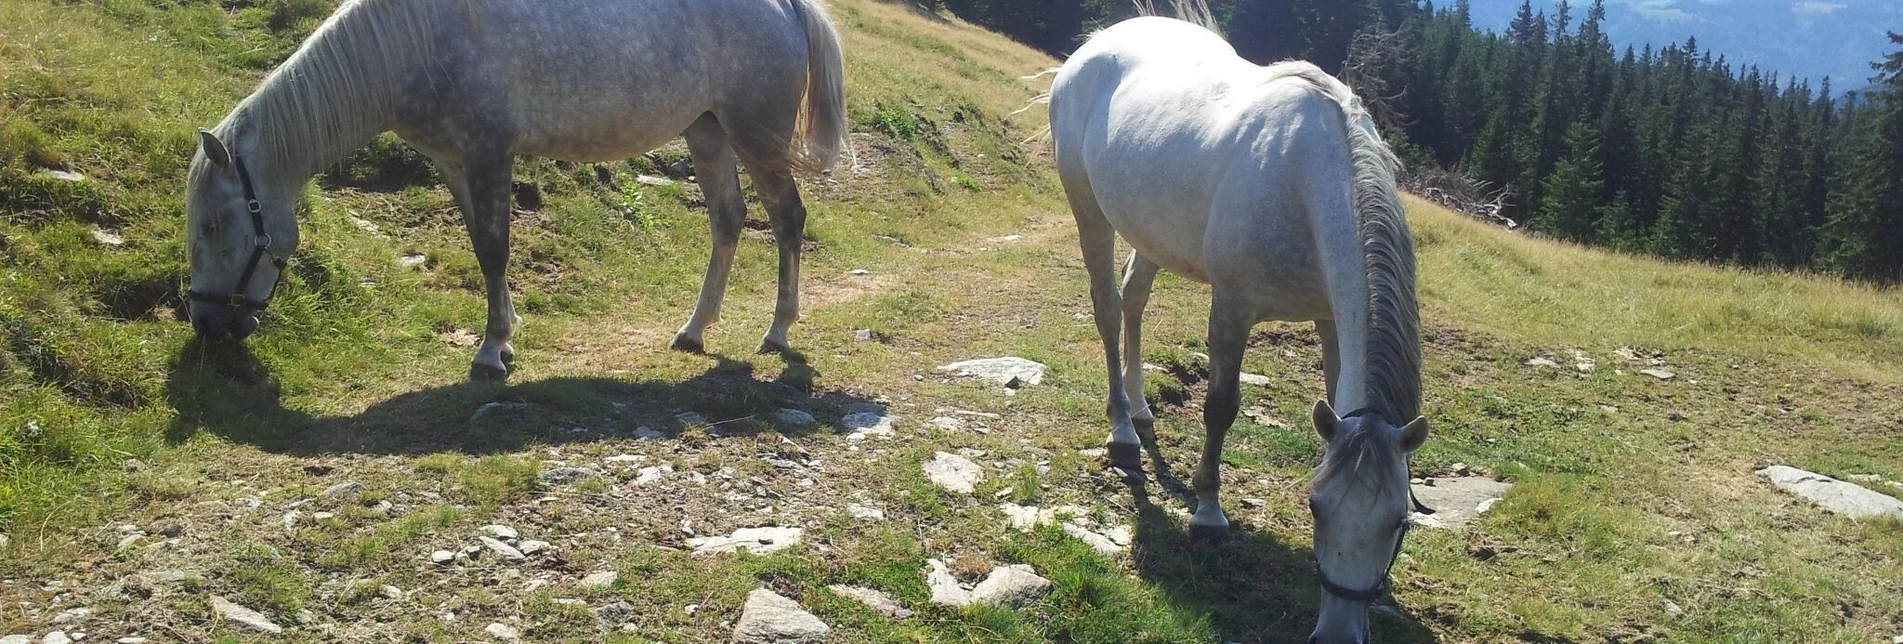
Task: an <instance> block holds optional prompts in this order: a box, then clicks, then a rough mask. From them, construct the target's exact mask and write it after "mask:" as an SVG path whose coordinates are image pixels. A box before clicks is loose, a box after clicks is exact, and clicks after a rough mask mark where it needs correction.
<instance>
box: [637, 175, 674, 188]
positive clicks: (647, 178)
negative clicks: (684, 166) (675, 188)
mask: <svg viewBox="0 0 1903 644" xmlns="http://www.w3.org/2000/svg"><path fill="white" fill-rule="evenodd" d="M634 180H635V181H636V182H638V183H640V184H641V185H644V186H671V185H674V180H673V179H669V178H667V177H657V176H654V175H651V174H644V175H641V176H638V177H635V178H634Z"/></svg>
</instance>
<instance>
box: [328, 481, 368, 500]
mask: <svg viewBox="0 0 1903 644" xmlns="http://www.w3.org/2000/svg"><path fill="white" fill-rule="evenodd" d="M361 491H363V484H361V483H358V482H356V481H344V482H342V483H338V484H336V485H332V486H330V487H327V488H324V497H325V498H331V499H334V498H337V497H340V496H345V495H349V494H356V493H358V492H361Z"/></svg>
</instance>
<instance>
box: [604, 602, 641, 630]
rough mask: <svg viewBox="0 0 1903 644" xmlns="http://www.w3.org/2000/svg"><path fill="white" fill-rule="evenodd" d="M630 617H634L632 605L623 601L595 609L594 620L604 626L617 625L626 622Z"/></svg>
mask: <svg viewBox="0 0 1903 644" xmlns="http://www.w3.org/2000/svg"><path fill="white" fill-rule="evenodd" d="M631 617H634V604H630V603H628V602H625V601H617V602H615V603H612V604H608V605H606V606H602V607H601V608H597V609H595V619H598V620H601V622H602V623H604V624H619V623H622V622H625V621H628V619H629V618H631Z"/></svg>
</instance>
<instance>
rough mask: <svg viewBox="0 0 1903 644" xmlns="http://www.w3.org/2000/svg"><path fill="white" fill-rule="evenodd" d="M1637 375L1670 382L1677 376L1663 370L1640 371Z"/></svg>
mask: <svg viewBox="0 0 1903 644" xmlns="http://www.w3.org/2000/svg"><path fill="white" fill-rule="evenodd" d="M1639 373H1642V374H1645V375H1648V376H1651V377H1653V378H1658V379H1659V380H1671V379H1672V378H1673V377H1674V376H1675V375H1677V374H1674V373H1672V372H1670V371H1666V370H1664V369H1640V370H1639Z"/></svg>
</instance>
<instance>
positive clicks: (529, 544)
mask: <svg viewBox="0 0 1903 644" xmlns="http://www.w3.org/2000/svg"><path fill="white" fill-rule="evenodd" d="M549 545H550V544H549V542H547V541H536V540H534V539H523V540H522V543H518V544H515V549H516V550H520V551H522V554H525V555H532V554H535V553H538V552H541V551H543V550H547V549H548V548H549Z"/></svg>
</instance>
